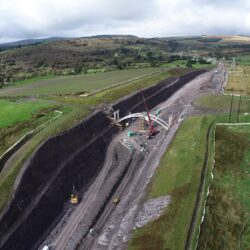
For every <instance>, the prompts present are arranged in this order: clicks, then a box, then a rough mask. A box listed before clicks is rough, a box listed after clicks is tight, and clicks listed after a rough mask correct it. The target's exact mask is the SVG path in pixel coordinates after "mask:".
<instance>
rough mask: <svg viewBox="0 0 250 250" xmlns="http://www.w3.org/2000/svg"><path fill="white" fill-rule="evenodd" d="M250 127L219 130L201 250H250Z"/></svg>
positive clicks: (231, 127)
mask: <svg viewBox="0 0 250 250" xmlns="http://www.w3.org/2000/svg"><path fill="white" fill-rule="evenodd" d="M249 138H250V126H249V125H248V126H237V127H236V126H227V127H226V126H218V127H217V129H216V137H215V139H216V144H215V145H216V148H215V149H216V151H215V166H214V179H213V183H212V187H211V190H210V194H209V197H208V201H207V207H206V216H205V221H204V224H203V226H202V230H201V236H200V240H199V247H198V249H200V250H220V249H228V250H235V249H250V224H249V221H250V165H249V157H250V139H249Z"/></svg>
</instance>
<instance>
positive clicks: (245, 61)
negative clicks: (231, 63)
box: [236, 55, 250, 66]
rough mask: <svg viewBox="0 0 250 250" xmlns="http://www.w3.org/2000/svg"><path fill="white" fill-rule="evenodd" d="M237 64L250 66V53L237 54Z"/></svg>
mask: <svg viewBox="0 0 250 250" xmlns="http://www.w3.org/2000/svg"><path fill="white" fill-rule="evenodd" d="M236 64H239V65H248V66H250V55H244V56H237V57H236Z"/></svg>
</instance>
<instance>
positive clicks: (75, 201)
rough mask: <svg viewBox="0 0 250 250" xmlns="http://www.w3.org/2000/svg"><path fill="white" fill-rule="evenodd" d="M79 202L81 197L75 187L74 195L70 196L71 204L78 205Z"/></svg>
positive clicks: (73, 189)
mask: <svg viewBox="0 0 250 250" xmlns="http://www.w3.org/2000/svg"><path fill="white" fill-rule="evenodd" d="M78 202H79V196H78V194H77V192H76V189H75V185H73V188H72V193H71V195H70V203H71V204H78Z"/></svg>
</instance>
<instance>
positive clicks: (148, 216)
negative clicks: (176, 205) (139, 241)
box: [134, 195, 170, 229]
mask: <svg viewBox="0 0 250 250" xmlns="http://www.w3.org/2000/svg"><path fill="white" fill-rule="evenodd" d="M169 202H170V195H167V196H164V197H159V198H155V199H150V200H148V201H146V202H145V203H144V204H143V206H142V209H141V210H140V212H139V214H138V215H137V216H136V219H135V227H134V229H136V228H138V227H143V226H144V225H146V224H147V223H149V222H150V221H153V220H155V219H157V218H159V217H160V216H161V214H162V213H163V211H164V209H165V208H166V207H167V205H168V204H169Z"/></svg>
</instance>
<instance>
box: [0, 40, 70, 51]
mask: <svg viewBox="0 0 250 250" xmlns="http://www.w3.org/2000/svg"><path fill="white" fill-rule="evenodd" d="M63 39H66V38H62V37H49V38H42V39H26V40H20V41H16V42H10V43H2V44H0V50H6V49H12V48H17V47H24V46H29V45H37V44H40V43H43V42H51V41H58V40H63Z"/></svg>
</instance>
